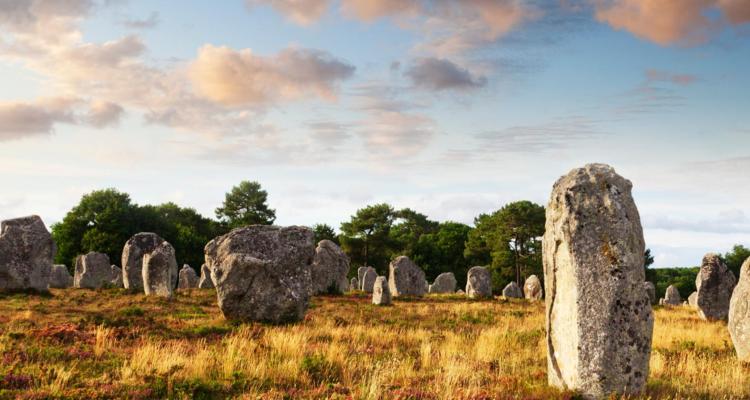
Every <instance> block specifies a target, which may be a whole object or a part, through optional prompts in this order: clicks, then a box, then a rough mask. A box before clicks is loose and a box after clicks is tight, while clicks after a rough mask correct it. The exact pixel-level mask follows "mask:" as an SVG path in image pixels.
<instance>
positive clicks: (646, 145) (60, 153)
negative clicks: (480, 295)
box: [0, 0, 750, 267]
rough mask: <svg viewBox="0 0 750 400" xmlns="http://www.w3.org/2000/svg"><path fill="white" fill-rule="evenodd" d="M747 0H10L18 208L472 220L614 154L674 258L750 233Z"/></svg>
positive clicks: (6, 149)
mask: <svg viewBox="0 0 750 400" xmlns="http://www.w3.org/2000/svg"><path fill="white" fill-rule="evenodd" d="M748 71H750V1H748V0H680V1H655V0H535V1H522V0H461V1H458V0H226V1H221V2H206V1H166V0H162V1H145V0H142V1H140V0H129V1H128V0H102V1H96V0H0V183H1V185H0V186H1V189H0V219H7V218H13V217H18V216H23V215H28V214H38V215H40V216H41V217H42V218H43V219H44V221H45V222H46V223H47V225H51V224H52V223H54V222H57V221H60V220H61V219H62V218H63V216H64V215H65V213H66V212H67V211H68V210H70V209H71V208H72V207H73V206H75V205H76V204H77V203H78V201H79V200H80V198H81V196H82V195H84V194H86V193H89V192H91V191H93V190H97V189H104V188H110V187H113V188H117V189H118V190H120V191H124V192H126V193H129V194H130V196H131V197H132V199H133V201H134V202H136V203H138V204H160V203H164V202H169V201H172V202H176V203H178V204H180V205H181V206H184V207H192V208H195V209H196V210H198V211H199V212H201V213H202V214H203V215H206V216H210V217H213V216H214V209H215V208H216V207H217V206H219V205H220V204H221V202H222V200H223V198H224V194H225V193H226V192H227V191H228V190H229V189H231V187H232V186H234V185H236V184H238V183H239V182H240V181H242V180H255V181H258V182H260V183H261V185H262V186H263V188H264V189H266V190H267V191H268V193H269V204H270V206H271V207H272V208H274V209H276V214H277V221H276V222H277V224H279V225H312V224H315V223H328V224H329V225H332V226H334V227H338V226H339V224H340V223H341V222H343V221H345V220H348V219H349V217H350V216H351V215H352V214H353V213H354V212H355V211H356V210H357V209H359V208H362V207H364V206H366V205H368V204H375V203H379V202H388V203H390V204H392V205H393V206H394V207H398V208H401V207H409V208H412V209H414V210H417V211H420V212H422V213H425V214H427V215H428V216H429V217H430V218H432V219H435V220H440V221H444V220H452V221H459V222H464V223H472V222H473V219H474V217H475V216H477V215H478V214H480V213H488V212H492V211H494V210H497V209H499V208H500V207H502V206H503V205H504V204H506V203H508V202H511V201H515V200H531V201H534V202H537V203H539V204H546V203H547V200H548V199H549V195H550V191H551V188H552V185H553V183H554V182H555V180H557V179H558V178H559V177H560V176H562V175H564V174H566V173H567V172H568V171H570V170H571V169H573V168H576V167H580V166H583V165H585V164H587V163H592V162H603V163H608V164H610V165H612V166H613V167H614V168H615V169H616V170H617V172H618V173H619V174H621V175H622V176H624V177H626V178H628V179H630V180H631V181H632V182H633V195H634V197H635V201H636V204H637V206H638V208H639V211H640V214H641V221H642V224H643V227H644V235H645V239H646V243H647V246H648V247H649V248H651V249H652V252H653V254H654V255H655V257H656V263H655V266H657V267H670V266H692V265H698V264H699V263H700V259H701V257H702V256H703V254H705V253H707V252H726V251H728V250H729V249H731V247H732V245H734V244H736V243H740V244H745V245H746V246H750V74H748Z"/></svg>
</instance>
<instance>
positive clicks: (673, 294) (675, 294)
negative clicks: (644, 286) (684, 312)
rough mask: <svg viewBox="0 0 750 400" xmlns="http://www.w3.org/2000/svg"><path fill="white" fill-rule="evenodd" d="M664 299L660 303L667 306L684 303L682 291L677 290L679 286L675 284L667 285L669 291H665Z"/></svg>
mask: <svg viewBox="0 0 750 400" xmlns="http://www.w3.org/2000/svg"><path fill="white" fill-rule="evenodd" d="M662 300H663V301H662V302H660V303H659V304H661V305H665V306H679V305H680V304H682V297H680V291H679V290H677V287H675V285H669V286H667V291H666V292H664V298H663V299H662Z"/></svg>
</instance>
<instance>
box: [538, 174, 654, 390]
mask: <svg viewBox="0 0 750 400" xmlns="http://www.w3.org/2000/svg"><path fill="white" fill-rule="evenodd" d="M631 188H632V184H631V183H630V181H628V180H627V179H624V178H623V177H621V176H619V175H617V173H615V170H614V169H613V168H612V167H610V166H608V165H603V164H590V165H586V166H585V167H583V168H579V169H574V170H573V171H571V172H570V173H568V175H566V176H563V177H562V178H560V179H559V180H558V181H557V182H556V183H555V185H554V187H553V189H552V195H551V197H550V201H549V205H548V206H547V210H546V213H547V221H546V230H545V233H544V239H543V251H544V280H545V287H546V291H547V296H546V317H547V369H548V371H547V374H548V380H549V384H550V385H552V386H556V387H560V388H564V389H570V390H575V391H578V392H579V393H581V394H582V395H583V396H584V397H585V398H600V397H604V396H607V395H609V394H612V393H618V394H638V393H641V392H642V391H643V389H644V388H645V385H646V380H647V378H648V362H649V357H650V355H651V336H652V333H653V326H654V317H653V313H652V311H651V305H650V303H649V300H648V294H647V293H646V291H645V290H644V288H643V281H644V278H645V276H644V275H645V272H644V268H643V261H644V258H643V253H644V247H645V246H644V241H643V230H642V228H641V221H640V217H639V215H638V209H637V208H636V206H635V202H634V201H633V197H632V195H631Z"/></svg>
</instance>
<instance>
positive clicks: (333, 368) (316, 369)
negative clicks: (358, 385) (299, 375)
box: [300, 354, 341, 385]
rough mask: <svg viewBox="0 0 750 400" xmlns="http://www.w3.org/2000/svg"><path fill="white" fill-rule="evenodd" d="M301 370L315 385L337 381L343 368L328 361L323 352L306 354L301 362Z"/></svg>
mask: <svg viewBox="0 0 750 400" xmlns="http://www.w3.org/2000/svg"><path fill="white" fill-rule="evenodd" d="M300 370H301V371H302V372H303V373H304V374H305V375H307V376H308V377H309V378H310V381H312V382H313V383H314V384H315V385H320V384H321V383H336V382H338V381H339V380H340V377H341V368H340V367H339V366H338V365H337V364H334V363H332V362H330V361H328V360H327V359H326V358H325V356H324V355H322V354H313V355H309V356H305V357H304V358H303V359H302V362H301V363H300Z"/></svg>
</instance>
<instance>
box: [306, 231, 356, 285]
mask: <svg viewBox="0 0 750 400" xmlns="http://www.w3.org/2000/svg"><path fill="white" fill-rule="evenodd" d="M311 274H312V294H314V295H316V294H323V293H329V294H341V293H344V292H346V290H347V289H348V288H349V281H348V280H347V279H346V276H347V274H349V257H348V256H347V255H346V253H344V251H343V250H341V247H339V246H338V245H337V244H336V243H334V242H332V241H330V240H321V241H320V243H318V247H317V248H315V257H314V258H313V263H312V268H311Z"/></svg>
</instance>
